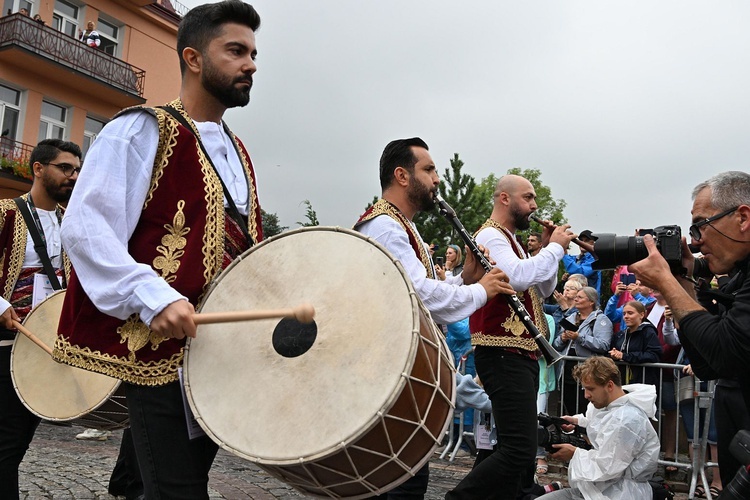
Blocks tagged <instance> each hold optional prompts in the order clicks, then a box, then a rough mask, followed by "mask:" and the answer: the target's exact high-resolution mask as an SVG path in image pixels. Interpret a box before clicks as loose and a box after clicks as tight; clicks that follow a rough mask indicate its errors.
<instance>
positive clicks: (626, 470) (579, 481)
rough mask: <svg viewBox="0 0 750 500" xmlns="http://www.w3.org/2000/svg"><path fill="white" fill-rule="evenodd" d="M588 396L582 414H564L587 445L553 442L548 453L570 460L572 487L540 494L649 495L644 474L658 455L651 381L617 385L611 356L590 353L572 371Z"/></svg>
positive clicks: (627, 498)
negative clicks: (583, 434) (581, 430)
mask: <svg viewBox="0 0 750 500" xmlns="http://www.w3.org/2000/svg"><path fill="white" fill-rule="evenodd" d="M573 376H574V377H575V378H576V380H578V381H579V382H580V383H581V385H582V386H583V389H584V394H585V396H586V399H588V400H589V405H588V408H587V409H586V414H585V415H576V416H574V417H570V416H564V417H562V418H564V419H565V420H567V422H568V424H565V425H561V427H562V429H563V430H564V431H566V432H571V431H573V430H574V429H575V425H578V426H580V427H582V428H584V429H586V433H587V435H588V439H589V441H590V443H591V446H592V447H591V449H589V450H586V449H583V448H579V447H576V446H573V445H572V444H569V443H561V444H552V445H551V446H552V448H554V449H556V452H555V453H554V454H553V455H552V458H556V459H558V460H564V461H570V465H569V466H568V481H569V483H570V486H571V488H566V489H563V490H559V491H555V492H552V493H548V494H546V495H543V496H541V497H539V498H543V499H545V500H548V499H586V500H591V499H600V498H607V499H610V500H618V499H621V500H632V499H635V498H639V499H643V498H652V489H651V485H650V484H649V482H648V481H649V479H651V477H652V476H653V475H654V473H655V472H656V469H657V467H658V460H659V447H660V446H659V437H658V436H657V434H656V431H654V428H653V426H652V425H651V423H650V422H649V418H654V415H655V413H656V405H655V401H656V389H655V388H654V386H653V385H645V384H633V385H629V386H624V387H623V386H622V384H621V382H620V370H619V369H618V367H617V365H615V362H614V361H612V360H611V359H610V358H604V357H601V356H593V357H590V358H588V359H587V360H586V361H585V362H583V363H582V364H580V365H579V366H577V367H576V368H575V369H574V370H573Z"/></svg>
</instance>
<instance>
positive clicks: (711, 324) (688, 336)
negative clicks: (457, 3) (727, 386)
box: [679, 258, 750, 412]
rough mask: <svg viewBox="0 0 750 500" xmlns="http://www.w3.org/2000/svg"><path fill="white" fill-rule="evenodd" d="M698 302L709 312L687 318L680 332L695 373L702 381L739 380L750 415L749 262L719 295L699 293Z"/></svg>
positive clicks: (736, 273)
mask: <svg viewBox="0 0 750 500" xmlns="http://www.w3.org/2000/svg"><path fill="white" fill-rule="evenodd" d="M698 300H699V302H700V303H701V305H703V307H705V308H706V309H707V311H697V312H694V313H690V314H688V315H687V316H685V317H684V318H683V319H682V321H680V328H679V335H680V342H681V343H682V345H683V347H684V348H685V351H686V352H687V354H688V357H689V358H690V361H691V366H692V368H693V371H694V372H695V374H696V375H697V376H698V377H699V378H701V379H703V380H711V379H716V378H730V379H736V380H738V381H739V382H740V385H741V387H742V393H743V396H744V398H745V405H746V406H747V408H748V412H750V258H747V259H745V260H744V261H742V262H740V263H738V265H737V268H736V272H735V273H734V275H733V276H732V278H731V279H730V280H729V282H728V283H727V284H726V285H725V286H724V287H722V288H721V290H720V293H718V294H717V293H715V292H712V291H710V290H706V291H699V292H698Z"/></svg>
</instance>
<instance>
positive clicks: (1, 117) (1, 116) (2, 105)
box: [0, 83, 23, 141]
mask: <svg viewBox="0 0 750 500" xmlns="http://www.w3.org/2000/svg"><path fill="white" fill-rule="evenodd" d="M0 85H2V86H3V87H5V88H7V89H10V90H13V91H15V92H18V104H12V103H9V102H6V101H0V128H2V125H3V123H4V121H5V110H6V109H13V110H16V111H17V112H18V123H16V130H15V131H13V137H12V139H13V140H14V141H17V140H18V131H19V129H20V128H21V101H22V100H23V92H21V91H20V90H18V89H16V88H13V87H10V86H8V85H5V84H3V83H0ZM0 133H2V130H0Z"/></svg>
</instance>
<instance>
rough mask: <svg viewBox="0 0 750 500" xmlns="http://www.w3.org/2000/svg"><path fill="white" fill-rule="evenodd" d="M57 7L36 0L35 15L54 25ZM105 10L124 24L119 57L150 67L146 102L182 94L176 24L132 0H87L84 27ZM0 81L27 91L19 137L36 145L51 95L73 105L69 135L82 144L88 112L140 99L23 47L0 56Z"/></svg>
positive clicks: (109, 111)
mask: <svg viewBox="0 0 750 500" xmlns="http://www.w3.org/2000/svg"><path fill="white" fill-rule="evenodd" d="M53 11H54V0H36V2H35V9H32V14H34V13H36V12H38V13H39V14H40V15H41V16H42V19H43V20H44V21H46V23H47V25H48V26H50V25H52V15H53ZM100 14H103V15H105V16H106V18H107V19H108V20H116V21H117V22H118V23H120V24H121V25H123V26H122V27H121V28H120V29H121V30H122V33H121V35H120V37H119V44H118V53H117V57H118V58H119V59H121V60H123V61H125V62H127V63H128V64H131V65H133V66H135V67H137V68H139V69H142V70H144V71H145V81H144V87H143V91H144V94H143V98H144V99H146V103H145V104H146V105H152V106H156V105H160V104H163V103H165V102H168V101H170V100H172V99H174V98H175V97H177V96H178V94H179V88H180V72H179V63H178V59H177V53H176V44H177V40H176V35H177V25H176V23H175V22H174V21H170V20H166V19H164V18H162V17H160V16H159V15H158V14H156V13H154V12H152V11H150V10H149V8H148V7H140V6H138V5H136V4H135V3H132V2H123V3H115V2H114V1H112V0H87V2H86V6H85V7H83V8H82V11H81V14H80V15H79V27H80V28H85V26H86V23H87V22H88V21H89V20H91V21H94V23H95V24H96V23H97V21H98V19H99V16H100ZM18 54H20V55H21V56H20V57H19V56H18ZM0 83H4V84H5V85H8V86H10V87H13V88H16V89H18V90H22V91H23V97H22V102H21V123H20V124H19V131H18V136H17V140H18V141H20V142H24V143H26V144H30V145H34V144H36V143H37V139H38V133H39V121H40V116H41V106H42V100H43V99H45V98H46V99H48V100H50V101H51V102H55V103H56V104H60V105H63V106H65V107H66V108H68V113H69V116H68V120H67V135H66V139H68V140H71V141H74V142H76V143H78V144H82V143H83V134H84V127H85V120H86V116H87V114H88V115H91V116H92V117H94V118H97V119H99V120H103V121H107V120H109V119H110V118H111V117H112V116H113V115H114V114H116V113H117V112H118V111H120V110H121V109H122V108H123V107H125V105H122V104H121V103H122V102H129V103H130V104H133V103H134V102H133V99H132V98H131V99H130V100H128V99H125V98H123V95H124V94H125V93H124V92H119V91H116V90H113V89H111V88H109V87H107V85H106V84H105V83H102V82H99V81H97V80H95V79H93V78H90V77H85V76H82V75H80V74H75V72H74V70H71V69H70V68H66V67H60V66H58V65H55V64H52V63H49V62H46V61H44V60H42V59H40V58H39V57H38V56H34V55H30V54H26V53H24V52H22V51H15V52H14V55H13V56H12V57H5V58H2V60H0Z"/></svg>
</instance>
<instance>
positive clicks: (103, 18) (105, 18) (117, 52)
mask: <svg viewBox="0 0 750 500" xmlns="http://www.w3.org/2000/svg"><path fill="white" fill-rule="evenodd" d="M102 22H105V23H107V24H109V25H111V26H112V27H114V28H117V38H112V37H111V36H109V35H107V34H106V33H104V32H102V31H101V30H100V29H99V25H100V24H101V23H102ZM124 28H125V25H124V24H122V23H120V21H117V20H116V19H114V18H112V17H110V16H106V15H103V14H102V13H100V14H99V19H98V20H97V24H96V32H97V33H99V37H100V38H103V39H105V40H108V41H110V42H112V43H113V44H115V51H114V53H113V54H110V55H112V56H114V57H120V53H121V46H122V33H123V31H124ZM99 48H100V49H101V50H104V49H102V48H101V47H99ZM105 52H106V51H105ZM107 53H108V54H109V52H107Z"/></svg>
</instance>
